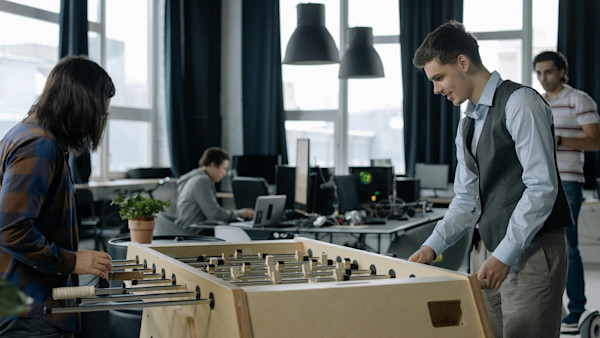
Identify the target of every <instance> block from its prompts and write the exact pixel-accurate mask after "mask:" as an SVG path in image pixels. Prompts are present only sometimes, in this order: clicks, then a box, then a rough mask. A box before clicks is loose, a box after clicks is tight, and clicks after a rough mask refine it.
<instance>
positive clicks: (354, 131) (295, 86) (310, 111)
mask: <svg viewBox="0 0 600 338" xmlns="http://www.w3.org/2000/svg"><path fill="white" fill-rule="evenodd" d="M298 3H300V1H284V0H281V1H280V13H281V46H282V55H285V48H286V45H287V42H288V40H289V38H290V36H291V35H292V33H293V31H294V29H295V28H296V24H297V22H296V13H297V11H296V5H297V4H298ZM320 3H323V4H324V5H325V25H326V27H327V29H328V30H329V32H330V33H331V35H332V36H333V38H334V40H335V42H336V44H337V46H338V47H340V46H341V45H342V48H343V44H340V40H341V36H340V26H341V25H340V22H347V23H348V24H347V25H346V26H347V27H354V26H370V27H373V34H374V42H375V45H374V47H375V48H376V50H377V52H378V53H379V55H380V57H381V59H382V62H383V67H384V71H385V77H384V78H381V79H349V80H339V79H338V71H339V64H334V65H317V66H293V65H283V67H282V68H283V88H284V102H285V104H284V108H285V110H286V117H287V121H286V124H285V128H286V138H287V144H288V154H289V156H288V157H289V160H290V164H293V162H294V161H295V160H294V154H295V147H296V141H295V140H296V139H297V138H300V137H303V138H309V139H310V140H311V165H315V164H317V165H320V166H327V167H331V166H334V167H335V168H336V171H338V173H347V169H346V168H347V166H348V165H369V163H370V159H375V158H377V159H380V158H389V159H392V161H393V163H394V166H395V168H396V172H404V147H403V144H404V137H403V134H404V133H403V117H402V78H401V72H400V44H399V40H400V39H399V33H400V22H399V10H398V1H396V0H385V1H377V2H371V1H369V2H367V1H359V0H342V1H339V0H328V1H320ZM344 13H347V14H346V15H345V16H344ZM341 56H343V52H342V53H340V57H341ZM346 154H347V155H346Z"/></svg>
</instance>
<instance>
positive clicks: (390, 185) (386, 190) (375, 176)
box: [350, 166, 394, 204]
mask: <svg viewBox="0 0 600 338" xmlns="http://www.w3.org/2000/svg"><path fill="white" fill-rule="evenodd" d="M350 174H351V175H352V176H353V177H354V182H355V186H356V190H357V191H358V200H359V202H360V203H361V204H364V203H377V202H380V201H381V200H384V199H389V198H390V196H393V195H394V167H392V166H383V167H350Z"/></svg>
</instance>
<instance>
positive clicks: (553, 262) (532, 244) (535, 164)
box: [409, 21, 573, 337]
mask: <svg viewBox="0 0 600 338" xmlns="http://www.w3.org/2000/svg"><path fill="white" fill-rule="evenodd" d="M413 64H414V65H415V66H416V67H417V68H419V69H424V71H425V74H426V75H427V78H428V79H429V80H430V81H431V82H432V83H433V92H434V93H436V94H441V95H444V96H446V98H447V99H448V100H450V101H452V103H453V104H454V105H456V106H458V105H460V104H462V103H463V102H465V101H467V100H468V104H467V109H466V111H465V114H466V117H465V118H463V119H462V120H461V123H460V125H459V126H458V130H457V136H456V156H457V160H458V165H457V167H456V177H455V181H454V190H455V193H456V196H455V197H454V199H453V200H452V203H451V204H450V206H449V208H448V212H447V213H446V215H445V216H444V218H443V219H442V220H441V221H440V222H438V224H437V225H436V227H435V229H434V231H433V233H432V234H431V236H430V237H429V238H428V239H427V240H426V241H425V243H424V244H423V246H422V247H421V249H419V250H418V251H417V252H415V253H414V254H413V255H412V256H411V257H410V258H409V259H410V260H411V261H413V262H419V263H425V264H431V262H432V261H433V259H434V258H435V257H436V255H439V254H440V253H442V252H443V251H444V250H445V249H447V248H448V247H450V246H451V245H452V244H454V243H455V242H457V241H458V240H459V239H460V238H461V237H462V236H464V235H465V234H466V233H468V232H469V230H470V229H472V228H475V232H474V236H473V250H472V253H471V259H470V264H471V271H472V272H475V273H477V276H478V277H479V279H485V280H487V282H488V285H489V290H482V293H483V296H484V299H485V303H486V307H487V309H488V313H489V315H490V320H491V322H492V326H493V330H494V334H495V335H496V337H558V336H559V332H560V320H561V299H562V293H563V292H564V288H565V280H566V269H567V259H566V258H567V257H566V245H565V235H564V231H563V227H565V226H570V225H573V221H572V219H571V212H570V210H569V205H568V203H567V199H566V197H565V193H564V191H563V189H562V184H561V182H560V178H559V176H558V169H557V167H556V160H555V153H556V152H555V142H554V135H553V134H554V131H553V125H552V124H553V122H552V112H551V110H550V108H549V107H548V105H547V104H546V102H545V101H544V99H543V98H542V97H541V96H540V95H539V94H538V93H537V92H536V91H535V90H533V89H531V88H528V87H524V86H522V85H520V84H517V83H514V82H511V81H503V80H502V79H501V78H500V74H498V73H497V72H493V73H490V72H489V71H488V70H487V69H486V68H485V67H484V66H483V64H482V63H481V57H480V56H479V46H478V44H477V40H476V39H475V38H474V37H473V36H472V35H471V34H469V33H467V32H465V28H464V27H463V25H462V24H461V23H459V22H456V21H449V22H447V23H445V24H443V25H442V26H440V27H438V28H437V29H436V30H435V31H433V32H432V33H430V34H429V35H428V36H427V37H426V38H425V40H424V41H423V43H422V44H421V46H420V47H419V49H418V50H417V51H416V53H415V56H414V59H413Z"/></svg>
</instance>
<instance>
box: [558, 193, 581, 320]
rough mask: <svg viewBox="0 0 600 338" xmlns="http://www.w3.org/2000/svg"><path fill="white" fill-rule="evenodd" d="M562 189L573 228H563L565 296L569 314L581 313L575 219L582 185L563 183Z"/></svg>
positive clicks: (578, 255)
mask: <svg viewBox="0 0 600 338" xmlns="http://www.w3.org/2000/svg"><path fill="white" fill-rule="evenodd" d="M562 184H563V187H564V189H565V194H566V195H567V200H568V201H569V206H570V207H571V213H572V214H573V220H574V221H575V226H570V227H566V228H565V234H566V236H567V248H568V252H569V264H568V272H567V296H568V297H569V312H570V313H582V312H583V311H584V310H585V302H586V299H585V281H584V279H583V262H582V261H581V255H580V254H579V240H578V237H577V223H578V222H577V219H578V218H579V210H580V209H581V204H582V203H583V183H579V182H575V181H563V182H562Z"/></svg>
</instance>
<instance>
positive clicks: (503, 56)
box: [463, 0, 558, 91]
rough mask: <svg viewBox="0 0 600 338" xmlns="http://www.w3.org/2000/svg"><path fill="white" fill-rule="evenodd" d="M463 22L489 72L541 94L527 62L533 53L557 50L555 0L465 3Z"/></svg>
mask: <svg viewBox="0 0 600 338" xmlns="http://www.w3.org/2000/svg"><path fill="white" fill-rule="evenodd" d="M489 13H494V15H489ZM463 21H464V24H465V27H466V29H467V31H470V32H472V33H474V34H475V36H476V37H477V39H478V40H479V52H480V54H481V59H482V61H483V63H484V65H485V66H486V67H487V68H488V69H489V70H490V71H493V70H497V71H498V72H499V73H500V75H501V76H502V78H503V79H510V80H513V81H516V82H521V83H523V84H526V85H531V86H532V87H533V88H535V89H537V90H538V91H540V90H543V89H542V87H541V85H540V84H539V82H538V81H537V79H535V77H533V78H532V73H533V68H532V65H531V61H532V60H533V57H534V56H535V55H536V54H537V53H539V52H541V51H543V50H556V48H557V31H558V0H548V1H542V0H507V1H503V2H498V1H493V0H465V1H464V20H463Z"/></svg>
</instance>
